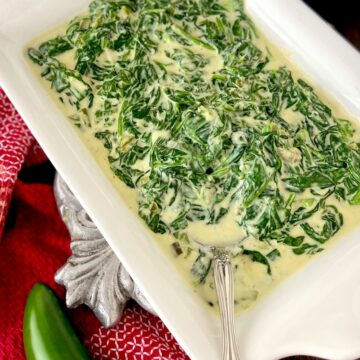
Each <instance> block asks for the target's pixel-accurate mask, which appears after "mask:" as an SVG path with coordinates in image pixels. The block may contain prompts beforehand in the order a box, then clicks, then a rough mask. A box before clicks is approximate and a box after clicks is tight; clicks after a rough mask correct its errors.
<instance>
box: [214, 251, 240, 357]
mask: <svg viewBox="0 0 360 360" xmlns="http://www.w3.org/2000/svg"><path fill="white" fill-rule="evenodd" d="M214 276H215V286H216V292H217V296H218V301H219V307H220V317H221V328H222V360H240V357H239V353H238V346H237V341H236V332H235V316H234V278H233V271H232V267H231V263H230V260H229V258H228V256H227V255H226V254H224V253H222V254H219V255H217V256H216V257H215V266H214Z"/></svg>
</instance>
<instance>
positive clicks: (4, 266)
mask: <svg viewBox="0 0 360 360" xmlns="http://www.w3.org/2000/svg"><path fill="white" fill-rule="evenodd" d="M45 159H46V157H45V155H44V154H43V152H42V151H41V149H40V147H39V146H38V145H37V143H36V141H35V140H34V138H33V137H32V135H31V134H30V132H29V130H28V129H27V127H26V125H25V124H24V123H23V122H22V120H21V118H20V116H19V115H18V114H17V112H16V110H15V109H14V108H13V106H12V105H11V103H10V102H9V100H8V99H7V97H6V95H5V94H4V92H3V91H2V90H1V89H0V232H1V231H2V230H3V227H4V224H5V217H6V214H7V212H8V208H9V203H10V199H11V198H12V204H13V205H12V209H14V212H15V214H16V215H15V224H14V226H13V227H12V228H11V229H8V230H7V231H6V233H4V235H3V238H2V241H1V242H0V319H1V320H0V360H4V359H6V360H21V359H25V354H24V350H23V344H22V320H23V315H24V307H25V302H26V297H27V294H28V293H29V291H30V289H31V287H32V286H33V284H34V283H35V282H37V281H41V282H44V283H45V284H47V285H49V286H50V287H51V288H52V289H53V290H54V291H55V292H56V293H57V295H58V296H59V297H60V298H61V299H62V300H64V295H65V292H64V289H63V288H62V287H60V286H58V285H56V284H55V282H54V274H55V272H56V270H57V269H58V268H60V267H61V266H62V265H63V263H64V262H65V260H66V258H67V257H68V256H69V254H70V249H69V236H68V233H67V230H66V228H65V225H64V224H63V222H62V220H61V218H60V216H59V214H58V211H57V207H56V204H55V199H54V195H53V190H52V186H50V185H44V184H25V183H23V182H21V181H16V179H17V174H18V172H19V170H20V169H21V166H22V165H23V164H24V165H25V166H29V165H32V164H34V163H38V162H40V161H42V160H45ZM0 236H1V235H0ZM68 313H69V316H70V317H71V319H72V321H73V323H74V326H75V327H76V328H77V330H78V332H79V335H80V337H81V338H82V339H83V341H84V343H85V345H86V347H87V348H88V350H89V352H90V354H91V355H92V357H93V358H94V359H97V360H102V359H121V360H122V359H129V360H132V359H134V360H135V359H143V360H152V359H154V360H162V359H164V360H165V359H166V360H167V359H169V360H171V359H174V360H185V359H188V357H187V356H186V355H185V353H184V352H183V350H182V349H181V348H180V347H179V345H178V344H177V342H176V341H175V339H174V338H173V336H172V335H171V334H170V332H169V331H168V330H167V328H166V327H165V326H164V324H163V323H162V321H161V320H160V319H159V318H158V317H156V316H154V315H151V314H149V313H148V312H146V311H145V310H143V309H142V308H140V307H139V306H138V305H137V304H134V303H131V304H130V305H129V306H128V307H127V308H126V310H125V312H124V315H123V318H122V320H121V321H120V323H119V324H118V325H117V326H115V327H114V328H113V329H110V330H107V329H104V328H103V327H101V326H100V324H99V322H98V321H97V320H96V318H95V317H94V315H93V314H92V312H91V311H90V310H89V309H87V308H86V307H80V308H78V309H75V310H69V311H68Z"/></svg>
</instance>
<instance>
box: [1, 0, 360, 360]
mask: <svg viewBox="0 0 360 360" xmlns="http://www.w3.org/2000/svg"><path fill="white" fill-rule="evenodd" d="M283 1H286V0H283ZM304 1H305V2H306V3H307V4H308V5H309V6H310V7H312V8H313V9H314V10H315V11H316V12H317V13H318V14H319V15H320V16H322V17H323V18H324V19H325V20H326V21H327V22H329V23H330V24H331V25H332V26H334V27H335V29H336V30H337V31H338V32H340V33H341V34H342V35H343V36H344V37H346V38H347V39H348V40H349V41H350V42H351V43H353V44H354V46H356V47H357V48H358V49H360V11H359V10H358V8H359V4H360V0H342V1H331V0H327V1H326V0H304ZM314 35H315V36H316V34H314ZM359 66H360V63H359ZM54 173H55V171H54V168H53V167H52V165H51V164H50V162H47V163H45V164H41V165H37V166H34V167H31V168H24V169H23V170H22V172H21V173H20V175H19V178H20V179H21V180H22V181H24V182H28V183H29V182H40V183H49V184H51V183H52V181H53V177H54ZM15 212H16V211H15V209H14V207H13V206H11V208H10V213H9V216H8V222H7V228H11V227H13V226H14V224H15ZM359 341H360V337H359ZM259 345H260V346H261V344H259ZM315 359H316V358H314V357H308V356H294V357H291V358H287V360H315Z"/></svg>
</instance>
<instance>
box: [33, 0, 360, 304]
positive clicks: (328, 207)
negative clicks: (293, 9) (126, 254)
mask: <svg viewBox="0 0 360 360" xmlns="http://www.w3.org/2000/svg"><path fill="white" fill-rule="evenodd" d="M260 40H261V36H260V37H259V35H258V34H257V30H256V29H255V27H254V24H253V23H252V21H251V20H250V19H249V17H248V16H247V15H246V13H245V12H244V6H243V3H242V2H241V1H236V0H234V1H233V2H230V1H229V2H225V1H219V2H217V1H215V0H171V1H169V0H133V1H126V0H125V1H122V0H95V1H92V2H91V3H90V5H89V10H88V12H87V13H86V14H85V15H81V16H78V17H76V18H74V19H73V20H72V21H71V22H70V23H69V24H68V26H67V27H66V31H64V32H59V34H58V35H57V36H56V37H53V38H51V39H48V40H47V41H44V42H42V43H41V44H40V45H39V46H36V47H31V48H29V49H28V55H29V57H30V58H31V60H32V61H33V62H34V63H35V64H37V65H38V66H39V69H40V71H41V76H42V77H43V78H44V79H46V81H48V82H49V83H50V84H51V88H52V89H53V91H54V92H56V93H57V94H58V97H59V99H60V101H61V102H62V103H63V104H64V106H67V107H68V108H69V109H71V111H70V112H69V113H68V115H69V118H70V120H71V121H72V122H73V124H74V125H75V126H77V127H78V128H79V129H80V130H81V131H88V132H89V131H90V132H91V133H92V135H93V138H94V142H95V141H97V142H101V144H102V146H103V147H104V148H105V149H106V150H107V154H108V157H107V160H108V164H109V166H110V167H111V169H112V171H113V173H114V174H115V175H116V176H117V177H118V178H119V179H120V180H121V181H122V182H124V183H125V184H126V185H127V186H128V187H130V188H133V189H135V191H136V193H137V202H138V213H139V215H140V217H141V218H142V219H143V220H144V221H145V222H146V224H147V225H148V227H149V228H150V229H151V230H152V231H153V232H155V233H160V234H169V235H171V238H172V239H173V240H172V241H170V243H169V246H172V247H173V250H174V254H175V256H176V257H177V258H189V259H191V269H189V271H190V272H191V273H192V276H193V278H194V279H195V281H196V282H197V283H199V284H208V286H210V287H212V285H213V283H212V282H213V280H212V276H211V275H209V274H210V269H211V266H212V261H211V259H212V255H211V253H208V252H206V251H204V250H203V249H201V248H199V246H197V244H196V243H195V242H194V241H193V240H196V239H194V236H193V234H192V232H191V225H192V224H194V223H197V224H199V223H201V224H203V225H204V226H205V227H206V226H207V225H208V226H209V227H210V226H211V225H214V224H219V226H221V224H222V222H223V221H225V220H226V219H227V218H228V217H229V216H230V215H229V214H230V212H231V214H235V215H234V216H233V215H231V216H233V218H231V219H232V221H233V222H234V223H235V224H236V226H237V227H238V229H239V234H240V233H242V234H245V236H246V237H247V238H248V239H250V240H251V242H246V241H244V242H243V243H242V245H240V246H239V248H237V249H235V250H234V254H233V255H234V257H237V258H239V259H240V258H241V259H243V260H241V261H248V262H249V261H250V262H255V263H257V264H258V266H260V268H261V269H262V270H263V272H264V273H265V274H266V275H265V276H267V277H268V278H271V276H272V269H273V267H275V265H276V263H277V262H278V261H280V259H281V258H282V257H283V256H284V254H285V253H286V254H289V253H292V254H293V255H294V256H299V257H300V256H308V255H312V254H316V253H318V252H320V251H321V250H322V249H323V247H324V245H325V244H326V242H327V241H328V240H329V239H330V238H332V237H333V236H334V235H335V234H336V233H337V232H338V231H339V230H340V229H341V228H342V227H343V224H344V222H346V221H347V219H346V217H345V216H344V214H343V212H342V208H341V206H342V204H346V205H349V204H350V205H359V204H360V145H359V143H358V142H357V140H356V139H357V137H356V136H354V131H355V130H354V127H353V126H352V124H351V123H350V122H349V121H348V120H344V119H342V118H338V117H336V116H335V115H334V114H333V112H332V109H331V108H330V107H329V106H328V105H327V104H325V103H324V102H323V101H322V100H321V99H320V98H319V96H318V95H317V93H316V91H314V89H313V88H312V87H311V86H310V85H309V84H308V83H307V82H305V81H304V80H302V79H301V78H297V77H296V76H294V75H293V73H292V71H290V70H289V68H288V67H287V66H286V64H284V66H280V67H278V66H277V65H274V63H273V62H272V58H273V55H272V53H271V52H270V50H268V49H267V48H266V47H265V46H260V45H259V44H260V43H261V42H260ZM66 54H68V55H69V56H70V57H71V59H72V65H71V66H69V64H68V63H66V62H65V61H63V59H64V58H65V56H66ZM358 209H359V208H357V207H356V210H354V211H358ZM235 236H237V235H236V234H235ZM239 236H240V235H239ZM256 244H258V245H256ZM284 249H285V250H284ZM286 249H287V250H286ZM289 250H290V251H289ZM286 256H288V255H286ZM244 259H245V260H244ZM239 261H240V260H239ZM236 267H237V265H235V268H236ZM243 270H244V269H243ZM243 270H242V271H243ZM243 285H244V284H243ZM251 296H252V297H253V298H254V299H255V298H256V297H257V294H252V295H250V297H251ZM245 298H246V297H241V296H240V297H239V298H237V302H241V301H243V300H244V299H245ZM209 303H210V305H212V304H213V303H212V302H211V301H210V300H209Z"/></svg>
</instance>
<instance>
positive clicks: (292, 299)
mask: <svg viewBox="0 0 360 360" xmlns="http://www.w3.org/2000/svg"><path fill="white" fill-rule="evenodd" d="M88 3H89V0H77V1H72V0H64V1H58V0H12V1H2V4H1V9H0V86H2V87H3V88H4V89H5V91H6V93H7V94H8V95H9V97H10V99H11V100H12V102H13V103H14V105H15V106H16V108H17V109H18V111H19V112H20V114H21V115H22V117H23V119H24V120H25V122H26V123H27V125H28V126H29V128H30V130H31V131H32V132H33V133H34V135H35V136H36V138H37V140H38V141H39V143H40V144H41V146H42V147H43V149H44V150H45V152H46V153H47V155H48V156H49V158H50V159H51V161H52V162H53V164H54V165H55V167H56V168H57V170H58V171H59V172H60V174H61V175H62V176H63V178H64V179H65V181H66V182H67V183H68V185H69V186H70V187H71V189H72V190H73V192H74V193H75V194H76V196H77V197H78V198H79V200H80V201H81V203H82V204H83V206H84V207H85V209H86V210H87V212H88V213H89V215H90V216H91V218H92V219H93V220H94V221H95V223H96V224H97V226H98V227H99V229H100V230H101V232H102V233H103V235H104V236H105V238H106V239H107V240H108V242H109V244H110V245H111V247H112V248H113V250H114V251H115V252H116V254H117V255H118V257H119V258H120V260H121V261H122V262H123V263H124V265H125V266H126V268H127V270H128V271H129V272H130V274H131V276H132V277H133V278H134V280H135V281H136V282H137V283H138V285H139V286H140V288H141V289H142V291H143V293H144V294H145V295H146V297H147V298H148V300H149V301H150V302H151V304H152V306H153V307H154V309H155V310H156V312H157V313H158V314H159V316H160V317H161V319H162V320H163V321H164V322H165V324H166V325H167V326H168V328H169V329H170V331H171V332H172V333H173V334H174V336H175V337H176V339H177V340H178V341H179V343H180V344H181V346H182V347H183V348H184V350H185V351H186V352H187V354H188V355H189V356H190V357H191V358H192V359H194V360H197V359H199V360H202V359H204V360H215V359H219V358H220V353H221V346H220V337H219V325H220V324H219V319H218V318H217V317H215V316H214V315H212V314H211V313H210V312H208V310H207V309H206V307H205V306H204V305H203V303H202V300H201V299H200V298H199V297H198V295H196V294H194V292H193V291H192V290H191V288H190V287H189V286H188V284H186V283H185V282H184V281H183V279H182V277H181V276H180V275H179V274H178V272H177V270H176V268H175V267H174V266H173V265H172V264H171V263H170V261H169V260H168V259H167V258H166V257H165V256H164V255H163V253H162V251H161V249H160V248H159V247H158V246H157V244H156V242H155V241H154V240H153V239H152V238H151V236H150V235H149V234H148V232H147V231H146V230H145V228H144V226H143V225H142V224H141V223H140V222H139V221H138V220H137V218H136V216H135V215H134V214H132V213H131V212H130V211H129V210H128V208H127V206H126V205H125V203H124V201H123V200H122V199H121V198H120V197H119V195H118V193H117V192H116V190H115V189H114V188H113V186H112V185H111V183H110V181H109V180H108V179H107V177H106V176H105V175H104V174H103V172H102V171H101V169H100V167H99V166H98V164H97V163H96V162H95V160H94V159H93V158H92V156H91V154H90V152H89V151H88V149H87V148H86V147H85V146H84V145H83V143H82V142H81V141H80V139H79V138H78V136H77V134H76V132H75V130H74V129H73V128H72V125H71V124H70V122H68V121H67V120H66V119H65V117H64V116H63V114H62V113H61V112H60V111H59V110H58V108H57V107H56V106H55V105H54V104H53V102H52V100H51V99H50V98H49V97H48V96H47V95H46V93H45V91H44V89H43V88H42V86H41V85H40V83H39V82H38V80H37V79H36V77H35V76H34V74H33V73H31V71H30V70H29V69H28V67H27V65H26V63H25V60H24V52H23V51H24V45H25V44H26V43H27V42H28V41H29V40H31V39H32V38H34V37H35V36H36V35H38V34H40V33H42V32H44V31H45V30H47V29H50V28H52V27H54V25H57V24H59V23H63V22H64V21H66V20H67V19H69V18H71V17H72V16H73V15H75V14H77V13H78V12H80V11H82V10H84V9H85V8H86V7H87V5H88ZM247 8H248V12H249V13H250V15H251V16H252V17H253V19H254V20H255V22H256V25H257V27H259V28H260V29H262V30H263V31H264V33H265V34H266V35H267V36H268V37H269V38H270V39H272V40H273V41H274V42H275V43H276V44H277V45H279V46H280V47H281V48H283V49H284V50H285V51H287V52H288V53H289V54H291V55H289V56H290V57H291V58H292V59H293V60H294V62H295V63H297V64H298V65H299V66H300V67H301V68H302V69H303V70H304V71H305V73H307V74H308V75H310V77H311V78H312V79H313V83H314V84H315V85H317V86H318V87H320V88H323V89H326V90H327V91H328V92H330V93H332V94H333V95H334V96H335V97H336V98H337V99H338V100H339V101H340V102H341V104H342V105H343V106H344V107H345V108H346V109H347V110H348V111H349V112H350V113H351V114H352V115H355V116H357V117H359V118H360V55H359V54H358V53H357V52H356V50H355V49H353V48H352V47H351V46H350V45H349V44H347V43H346V42H345V41H344V40H343V39H342V38H341V37H340V36H339V35H338V34H337V33H336V32H335V31H333V30H332V29H331V27H330V26H329V25H327V24H326V23H325V22H324V21H322V20H321V19H320V18H319V17H318V16H317V15H315V14H314V13H313V12H312V11H311V10H310V9H309V8H307V7H306V6H305V5H304V4H303V3H302V2H301V1H299V0H286V1H285V0H247ZM354 211H359V220H360V208H359V207H354ZM359 222H360V221H359ZM359 278H360V230H357V231H355V232H353V233H352V234H349V236H347V237H346V238H345V239H343V240H342V241H339V242H338V243H337V244H336V245H335V246H333V247H332V248H330V249H329V250H327V251H326V252H325V253H324V254H323V255H322V256H320V257H319V258H317V259H316V260H315V261H312V262H310V264H308V265H307V266H305V267H304V268H303V269H301V270H300V271H299V272H297V273H296V274H295V275H294V276H292V277H290V278H289V279H287V280H286V281H284V282H283V283H282V284H281V285H280V286H279V287H278V288H276V290H275V291H273V293H272V294H271V295H270V296H268V297H267V298H265V299H264V300H263V301H262V302H260V303H259V304H258V305H257V306H256V307H255V308H254V309H253V310H252V311H251V312H248V313H246V314H243V315H241V316H238V317H237V319H236V326H237V330H238V335H239V342H240V352H241V359H242V360H270V359H279V358H281V357H285V356H288V355H293V354H309V355H315V356H319V357H323V358H331V359H333V360H337V359H338V360H340V359H341V360H344V359H351V358H353V359H354V358H358V357H360V341H359V332H360V282H359Z"/></svg>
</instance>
